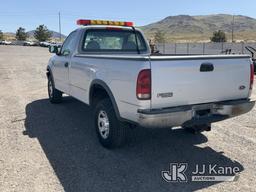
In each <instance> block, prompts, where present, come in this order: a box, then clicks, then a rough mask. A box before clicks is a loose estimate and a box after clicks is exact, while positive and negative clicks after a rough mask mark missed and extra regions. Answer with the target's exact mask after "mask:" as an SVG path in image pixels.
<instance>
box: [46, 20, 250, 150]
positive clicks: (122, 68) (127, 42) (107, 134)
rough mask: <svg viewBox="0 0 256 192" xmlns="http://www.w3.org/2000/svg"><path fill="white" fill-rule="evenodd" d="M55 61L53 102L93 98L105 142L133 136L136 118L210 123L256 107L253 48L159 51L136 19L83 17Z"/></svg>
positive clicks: (149, 122)
mask: <svg viewBox="0 0 256 192" xmlns="http://www.w3.org/2000/svg"><path fill="white" fill-rule="evenodd" d="M78 24H82V25H85V26H84V27H81V28H78V29H76V30H75V31H73V32H72V33H71V34H70V35H69V36H68V37H67V38H66V40H65V42H64V44H63V46H62V47H61V49H60V50H59V49H58V47H56V46H51V47H50V48H49V50H50V52H51V53H56V54H55V55H54V56H53V57H52V58H51V59H50V61H49V64H48V67H47V77H48V92H49V99H50V101H51V102H52V103H59V102H61V100H62V93H66V94H68V95H71V96H73V97H75V98H77V99H79V100H80V101H82V102H84V103H86V104H88V105H90V106H91V107H92V109H93V111H94V123H95V127H96V131H97V134H98V137H99V140H100V142H101V144H102V145H103V146H105V147H107V148H113V147H117V146H121V145H122V144H124V142H125V137H126V133H127V132H126V131H127V127H129V126H128V125H140V126H143V127H150V128H165V127H175V126H182V127H184V128H186V129H188V130H200V131H202V130H208V131H209V130H210V129H211V123H213V122H217V121H221V120H225V119H228V118H231V117H234V116H237V115H241V114H244V113H247V112H248V111H250V110H251V109H252V108H253V106H254V104H255V102H254V101H251V100H250V99H249V97H250V94H251V91H252V87H253V79H254V73H253V65H252V61H251V59H250V57H249V56H248V55H157V56H156V55H155V56H154V55H151V53H150V48H149V45H148V43H147V42H146V40H145V37H144V36H143V34H142V32H141V31H140V30H139V29H135V28H134V27H133V25H132V23H131V22H111V21H95V20H78Z"/></svg>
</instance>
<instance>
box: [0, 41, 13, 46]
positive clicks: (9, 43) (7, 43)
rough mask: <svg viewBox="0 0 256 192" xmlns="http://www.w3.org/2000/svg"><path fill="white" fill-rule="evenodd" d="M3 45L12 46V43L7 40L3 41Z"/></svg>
mask: <svg viewBox="0 0 256 192" xmlns="http://www.w3.org/2000/svg"><path fill="white" fill-rule="evenodd" d="M0 44H1V45H11V44H12V42H11V41H6V40H3V41H1V42H0Z"/></svg>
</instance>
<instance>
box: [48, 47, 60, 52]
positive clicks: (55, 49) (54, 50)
mask: <svg viewBox="0 0 256 192" xmlns="http://www.w3.org/2000/svg"><path fill="white" fill-rule="evenodd" d="M49 52H50V53H55V54H58V53H59V49H58V46H56V45H50V46H49Z"/></svg>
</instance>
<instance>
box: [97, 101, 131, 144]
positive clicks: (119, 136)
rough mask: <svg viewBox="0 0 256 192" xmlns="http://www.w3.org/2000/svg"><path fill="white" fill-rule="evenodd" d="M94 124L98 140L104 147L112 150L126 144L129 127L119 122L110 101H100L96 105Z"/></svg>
mask: <svg viewBox="0 0 256 192" xmlns="http://www.w3.org/2000/svg"><path fill="white" fill-rule="evenodd" d="M94 123H95V128H96V132H97V135H98V139H99V141H100V143H101V145H102V146H103V147H105V148H108V149H112V148H117V147H121V146H123V145H124V144H125V141H126V133H127V128H128V126H127V124H125V123H122V122H120V121H118V119H117V117H116V113H115V110H114V108H113V106H112V103H111V101H110V100H109V99H103V100H100V101H99V102H98V103H97V104H96V107H95V109H94Z"/></svg>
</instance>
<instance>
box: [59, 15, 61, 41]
mask: <svg viewBox="0 0 256 192" xmlns="http://www.w3.org/2000/svg"><path fill="white" fill-rule="evenodd" d="M59 33H60V42H61V20H60V12H59Z"/></svg>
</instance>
